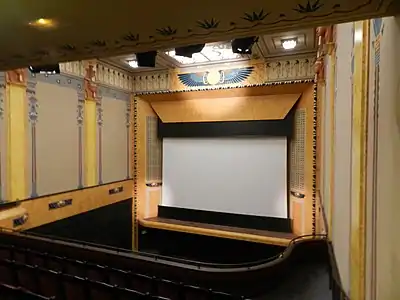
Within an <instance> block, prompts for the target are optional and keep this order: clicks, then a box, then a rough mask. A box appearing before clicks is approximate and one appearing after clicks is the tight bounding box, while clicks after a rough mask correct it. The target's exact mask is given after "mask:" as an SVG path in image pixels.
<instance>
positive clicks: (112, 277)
mask: <svg viewBox="0 0 400 300" xmlns="http://www.w3.org/2000/svg"><path fill="white" fill-rule="evenodd" d="M108 271H109V275H108V276H109V283H110V284H111V285H116V286H118V287H121V288H128V286H129V283H128V282H129V277H130V275H131V273H130V272H129V271H125V270H120V269H109V270H108Z"/></svg>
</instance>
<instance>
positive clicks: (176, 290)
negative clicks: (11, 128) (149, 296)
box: [157, 279, 185, 300]
mask: <svg viewBox="0 0 400 300" xmlns="http://www.w3.org/2000/svg"><path fill="white" fill-rule="evenodd" d="M157 292H158V293H157V294H158V295H159V296H162V297H166V298H171V299H177V300H181V299H185V298H184V290H183V285H182V284H181V283H176V282H173V281H170V280H166V279H160V280H158V281H157Z"/></svg>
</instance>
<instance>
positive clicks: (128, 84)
mask: <svg viewBox="0 0 400 300" xmlns="http://www.w3.org/2000/svg"><path fill="white" fill-rule="evenodd" d="M95 69H96V82H97V83H99V84H102V85H105V86H109V87H114V88H116V89H120V90H129V91H131V90H132V89H133V76H132V75H130V74H128V72H125V71H122V70H118V69H115V68H112V67H110V66H107V65H105V64H103V63H102V62H97V63H96V68H95ZM60 71H61V73H62V74H66V75H72V76H76V77H84V76H85V62H84V61H71V62H66V63H61V64H60Z"/></svg>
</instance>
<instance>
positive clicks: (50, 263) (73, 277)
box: [0, 245, 235, 300]
mask: <svg viewBox="0 0 400 300" xmlns="http://www.w3.org/2000/svg"><path fill="white" fill-rule="evenodd" d="M0 282H2V283H6V284H9V285H14V286H21V287H24V288H27V289H28V290H31V291H33V292H35V293H39V294H42V295H44V296H47V297H51V296H56V297H57V299H66V300H69V299H71V300H72V299H73V300H75V299H77V300H80V299H82V300H83V299H99V300H111V299H178V300H180V299H184V300H186V299H193V300H196V299H199V300H203V299H204V300H207V299H219V300H224V299H235V297H233V296H231V295H229V294H225V293H219V292H215V291H211V290H207V289H203V288H200V287H196V286H188V285H184V284H180V283H176V282H173V281H170V280H166V279H160V278H156V277H152V276H148V275H144V274H137V273H135V272H134V271H131V270H121V269H115V268H110V267H108V266H103V265H97V264H91V263H90V262H84V261H79V260H74V259H70V258H65V257H58V256H55V255H52V254H47V253H39V252H36V251H33V250H29V249H21V248H17V247H13V246H8V245H0ZM152 295H157V296H152Z"/></svg>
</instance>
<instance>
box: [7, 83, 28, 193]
mask: <svg viewBox="0 0 400 300" xmlns="http://www.w3.org/2000/svg"><path fill="white" fill-rule="evenodd" d="M7 81H8V82H7V84H6V105H5V106H6V111H7V115H6V120H7V123H6V124H7V158H6V159H7V171H6V176H7V181H6V182H7V183H8V184H7V189H6V199H8V200H9V201H15V200H21V199H25V198H26V197H27V196H28V191H27V189H28V186H27V148H28V147H27V139H26V136H27V127H28V112H27V110H28V106H27V104H26V85H24V84H22V83H14V82H13V81H10V80H7Z"/></svg>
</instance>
